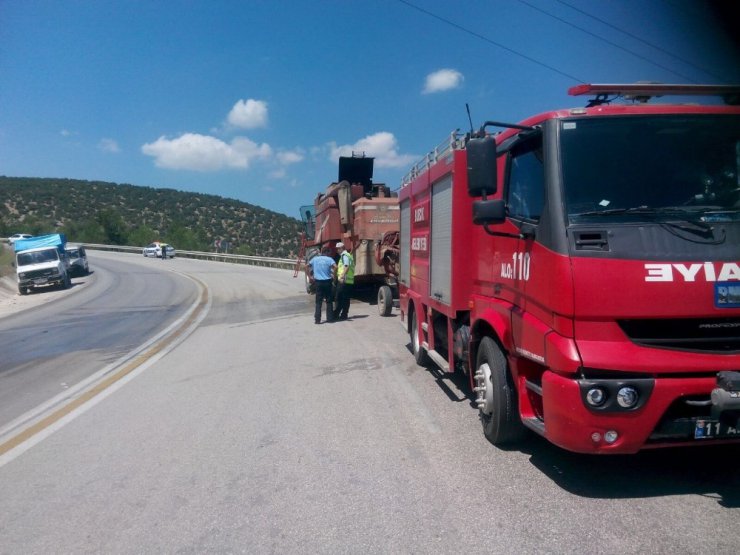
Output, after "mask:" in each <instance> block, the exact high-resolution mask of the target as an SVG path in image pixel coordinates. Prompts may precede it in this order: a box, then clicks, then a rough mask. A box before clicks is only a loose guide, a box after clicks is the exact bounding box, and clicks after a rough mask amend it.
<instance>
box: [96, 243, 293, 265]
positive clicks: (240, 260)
mask: <svg viewBox="0 0 740 555" xmlns="http://www.w3.org/2000/svg"><path fill="white" fill-rule="evenodd" d="M83 244H84V245H85V248H86V249H91V250H99V251H110V252H128V253H134V254H139V255H140V254H141V249H142V247H129V246H122V245H96V244H92V243H83ZM175 253H176V257H180V258H195V259H198V260H210V261H213V262H231V263H232V264H251V265H252V266H266V267H268V268H282V269H286V270H293V269H294V268H295V265H296V262H297V260H296V259H295V258H270V257H268V256H247V255H244V254H224V253H218V252H198V251H181V250H176V251H175ZM302 267H303V266H302V265H301V268H302Z"/></svg>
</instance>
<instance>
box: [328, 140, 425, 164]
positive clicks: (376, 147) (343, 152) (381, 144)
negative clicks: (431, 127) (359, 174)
mask: <svg viewBox="0 0 740 555" xmlns="http://www.w3.org/2000/svg"><path fill="white" fill-rule="evenodd" d="M328 146H329V150H330V152H331V154H330V157H329V159H330V160H331V161H332V162H336V161H337V159H338V158H339V157H340V156H352V153H353V152H356V153H358V154H359V153H362V152H364V153H365V155H366V156H372V157H374V158H375V167H377V168H403V167H406V166H409V165H411V164H412V163H413V162H415V161H416V159H417V158H418V156H416V155H415V154H399V153H398V142H397V141H396V137H395V136H394V135H393V133H389V132H387V131H381V132H379V133H375V134H374V135H368V136H367V137H365V138H364V139H360V140H359V141H357V142H356V143H355V144H353V145H341V146H337V144H336V143H334V142H331V143H329V145H328Z"/></svg>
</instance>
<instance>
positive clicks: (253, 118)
mask: <svg viewBox="0 0 740 555" xmlns="http://www.w3.org/2000/svg"><path fill="white" fill-rule="evenodd" d="M227 121H228V122H229V124H231V125H233V126H234V127H240V128H242V129H256V128H257V127H266V126H267V102H265V101H264V100H253V99H251V98H250V99H249V100H246V101H244V100H237V102H236V104H234V107H233V108H232V109H231V111H230V112H229V116H228V118H227Z"/></svg>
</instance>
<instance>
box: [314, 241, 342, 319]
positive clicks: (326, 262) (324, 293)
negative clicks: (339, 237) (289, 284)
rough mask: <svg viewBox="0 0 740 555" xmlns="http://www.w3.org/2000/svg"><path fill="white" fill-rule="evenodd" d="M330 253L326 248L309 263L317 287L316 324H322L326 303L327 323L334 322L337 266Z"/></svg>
mask: <svg viewBox="0 0 740 555" xmlns="http://www.w3.org/2000/svg"><path fill="white" fill-rule="evenodd" d="M330 253H331V249H330V248H329V247H324V248H323V249H322V250H321V254H320V255H318V256H314V257H313V258H312V259H311V260H309V262H308V264H309V266H310V267H311V276H312V277H313V282H314V284H315V286H316V308H315V310H314V315H313V321H314V323H316V324H320V323H321V305H322V304H323V303H324V301H326V320H327V322H333V321H334V307H333V304H334V303H333V302H332V282H333V281H334V272H335V270H336V268H337V265H336V264H335V263H334V259H333V258H331V257H330V256H329V254H330Z"/></svg>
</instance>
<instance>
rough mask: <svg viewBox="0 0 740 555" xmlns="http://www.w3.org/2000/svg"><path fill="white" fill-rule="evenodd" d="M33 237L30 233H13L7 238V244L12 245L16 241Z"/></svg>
mask: <svg viewBox="0 0 740 555" xmlns="http://www.w3.org/2000/svg"><path fill="white" fill-rule="evenodd" d="M31 237H33V235H31V234H30V233H15V234H14V235H11V236H10V237H8V243H9V244H11V245H12V244H14V243H15V242H16V241H17V240H18V239H30V238H31Z"/></svg>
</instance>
